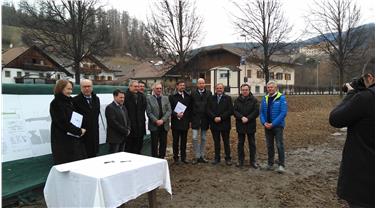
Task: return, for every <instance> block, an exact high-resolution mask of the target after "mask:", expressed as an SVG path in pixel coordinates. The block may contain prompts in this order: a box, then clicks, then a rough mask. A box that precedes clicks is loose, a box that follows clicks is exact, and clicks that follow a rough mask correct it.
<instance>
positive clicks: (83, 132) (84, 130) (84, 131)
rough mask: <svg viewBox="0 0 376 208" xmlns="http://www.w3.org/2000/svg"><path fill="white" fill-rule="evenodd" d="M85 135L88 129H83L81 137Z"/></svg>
mask: <svg viewBox="0 0 376 208" xmlns="http://www.w3.org/2000/svg"><path fill="white" fill-rule="evenodd" d="M85 133H86V129H81V135H80V137H82V136H83V135H84V134H85Z"/></svg>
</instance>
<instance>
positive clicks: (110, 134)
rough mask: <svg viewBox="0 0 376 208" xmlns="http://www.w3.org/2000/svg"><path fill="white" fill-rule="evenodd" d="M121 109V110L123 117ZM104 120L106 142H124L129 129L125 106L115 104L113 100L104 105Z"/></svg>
mask: <svg viewBox="0 0 376 208" xmlns="http://www.w3.org/2000/svg"><path fill="white" fill-rule="evenodd" d="M121 111H123V113H124V115H125V119H124V117H123V113H122V112H121ZM106 120H107V143H112V144H119V143H122V142H124V141H125V139H126V137H127V136H128V135H129V133H130V131H131V128H130V125H131V123H130V120H129V116H128V112H127V108H125V107H124V106H121V107H119V106H117V104H116V103H115V101H114V102H112V103H110V104H109V105H107V107H106Z"/></svg>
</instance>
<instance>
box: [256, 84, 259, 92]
mask: <svg viewBox="0 0 376 208" xmlns="http://www.w3.org/2000/svg"><path fill="white" fill-rule="evenodd" d="M256 93H260V86H258V85H256Z"/></svg>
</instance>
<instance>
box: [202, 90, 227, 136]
mask: <svg viewBox="0 0 376 208" xmlns="http://www.w3.org/2000/svg"><path fill="white" fill-rule="evenodd" d="M207 112H208V116H209V120H210V122H209V123H210V129H211V130H214V131H230V130H231V115H232V114H233V105H232V100H231V97H230V96H228V95H225V94H223V95H222V98H221V100H220V102H219V103H217V95H216V94H215V95H213V96H211V97H210V98H209V102H208V106H207ZM215 117H221V122H219V123H215V122H214V118H215Z"/></svg>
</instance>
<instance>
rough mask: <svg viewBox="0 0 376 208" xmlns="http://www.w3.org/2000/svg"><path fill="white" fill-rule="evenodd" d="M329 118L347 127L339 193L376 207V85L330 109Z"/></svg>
mask: <svg viewBox="0 0 376 208" xmlns="http://www.w3.org/2000/svg"><path fill="white" fill-rule="evenodd" d="M329 122H330V124H331V125H332V126H334V127H337V128H342V127H347V137H346V142H345V146H344V148H343V152H342V162H341V167H340V172H339V178H338V186H337V194H338V196H339V197H340V198H342V199H345V200H346V201H348V202H350V203H353V204H357V205H361V206H364V207H375V201H374V199H375V198H374V196H375V86H373V87H371V88H369V89H367V90H363V91H360V92H358V93H356V94H355V93H354V92H353V91H350V92H349V93H348V95H347V96H346V97H345V99H344V100H343V101H342V103H341V104H339V105H338V106H337V107H336V108H335V109H333V111H332V112H331V113H330V116H329Z"/></svg>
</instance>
